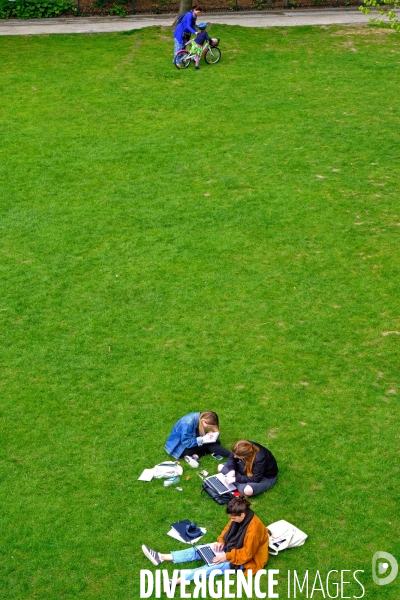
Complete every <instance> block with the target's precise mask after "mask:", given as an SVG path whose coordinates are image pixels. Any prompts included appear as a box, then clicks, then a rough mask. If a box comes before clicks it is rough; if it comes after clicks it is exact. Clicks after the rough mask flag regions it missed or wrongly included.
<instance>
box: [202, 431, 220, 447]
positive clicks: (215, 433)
mask: <svg viewBox="0 0 400 600" xmlns="http://www.w3.org/2000/svg"><path fill="white" fill-rule="evenodd" d="M206 435H208V436H210V439H209V440H207V441H204V438H203V443H204V444H213V443H214V442H216V441H217V439H218V438H219V431H209V432H208V433H206ZM211 436H212V437H211Z"/></svg>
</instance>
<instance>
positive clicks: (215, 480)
mask: <svg viewBox="0 0 400 600" xmlns="http://www.w3.org/2000/svg"><path fill="white" fill-rule="evenodd" d="M204 481H207V483H208V485H209V486H210V487H211V488H212V489H213V490H214V492H216V493H217V494H218V495H219V496H221V494H226V492H235V491H236V487H235V486H234V485H233V483H226V482H225V475H222V473H218V474H217V475H211V476H210V477H206V478H205V479H204Z"/></svg>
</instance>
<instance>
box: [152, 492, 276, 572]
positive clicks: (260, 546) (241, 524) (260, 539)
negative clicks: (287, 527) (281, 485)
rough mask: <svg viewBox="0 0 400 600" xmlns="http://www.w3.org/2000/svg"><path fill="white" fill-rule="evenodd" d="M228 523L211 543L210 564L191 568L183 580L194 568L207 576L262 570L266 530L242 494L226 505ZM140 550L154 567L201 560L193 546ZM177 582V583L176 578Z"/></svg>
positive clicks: (264, 557) (266, 555) (266, 557)
mask: <svg viewBox="0 0 400 600" xmlns="http://www.w3.org/2000/svg"><path fill="white" fill-rule="evenodd" d="M226 512H227V514H228V516H229V519H230V520H229V523H228V524H227V525H226V527H225V528H224V530H223V531H222V533H221V535H220V536H219V537H218V539H217V541H216V542H215V543H214V547H213V549H214V552H215V553H216V556H215V558H214V559H213V564H212V566H207V565H204V566H202V567H199V568H197V569H191V571H190V573H186V574H185V581H191V580H192V579H194V576H195V574H196V572H197V571H205V572H206V577H208V576H209V575H210V573H211V572H212V571H214V570H215V569H220V570H221V571H222V572H224V571H227V570H228V569H233V570H235V571H237V570H239V569H241V570H243V571H244V574H245V575H246V574H247V571H248V570H250V569H251V571H252V573H253V575H255V573H257V571H259V570H260V569H263V568H264V566H265V565H266V564H267V561H268V540H269V537H268V530H267V528H266V527H265V525H264V524H263V523H262V521H260V519H259V518H258V517H257V516H256V515H255V514H254V512H253V511H252V510H251V509H250V502H249V501H248V500H247V498H246V497H245V496H243V495H240V496H236V497H235V498H232V500H230V501H229V502H228V504H227V506H226ZM142 551H143V553H144V555H145V556H146V558H148V559H149V560H150V562H152V563H153V565H155V566H159V565H160V564H161V563H162V562H164V561H167V562H173V563H183V562H190V561H193V560H201V557H200V556H199V554H198V553H197V550H196V548H194V547H191V548H188V549H186V550H178V551H176V552H171V553H170V554H162V553H160V552H156V551H155V550H152V549H151V548H149V547H148V546H145V545H143V546H142ZM177 583H178V584H179V583H180V579H178V581H177Z"/></svg>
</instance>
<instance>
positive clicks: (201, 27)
mask: <svg viewBox="0 0 400 600" xmlns="http://www.w3.org/2000/svg"><path fill="white" fill-rule="evenodd" d="M197 27H198V28H199V29H206V27H207V23H200V24H199V25H197Z"/></svg>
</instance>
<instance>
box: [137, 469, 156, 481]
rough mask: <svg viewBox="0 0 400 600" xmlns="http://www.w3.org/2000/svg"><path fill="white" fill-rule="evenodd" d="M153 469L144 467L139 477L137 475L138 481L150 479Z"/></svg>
mask: <svg viewBox="0 0 400 600" xmlns="http://www.w3.org/2000/svg"><path fill="white" fill-rule="evenodd" d="M153 475H154V469H145V470H144V471H143V473H142V474H141V476H140V477H138V481H151V480H152V479H153Z"/></svg>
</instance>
